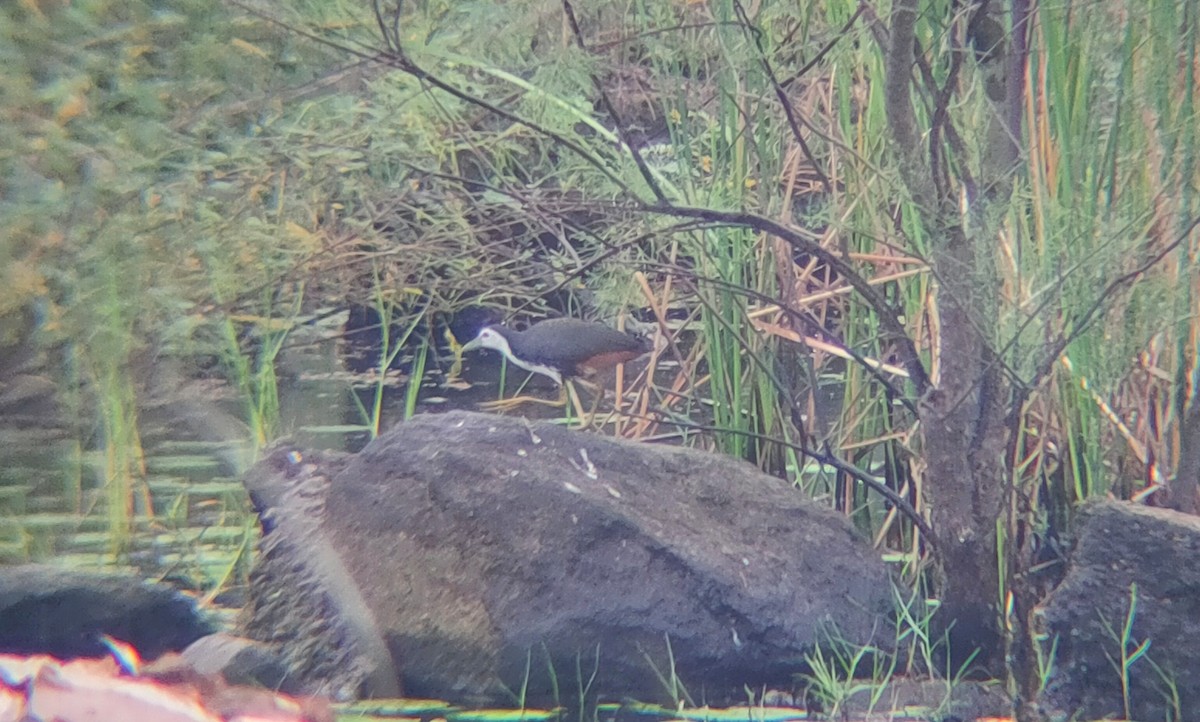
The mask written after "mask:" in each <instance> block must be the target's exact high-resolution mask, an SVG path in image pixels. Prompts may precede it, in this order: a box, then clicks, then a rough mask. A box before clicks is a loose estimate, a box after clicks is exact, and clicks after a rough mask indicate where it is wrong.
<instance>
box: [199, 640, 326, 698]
mask: <svg viewBox="0 0 1200 722" xmlns="http://www.w3.org/2000/svg"><path fill="white" fill-rule="evenodd" d="M183 658H184V659H185V660H187V662H188V664H190V665H191V666H192V668H193V669H195V670H196V671H197V672H198V673H200V674H202V675H205V676H212V675H216V674H219V675H221V676H222V677H224V678H225V681H226V682H228V683H229V684H234V685H243V686H247V687H264V688H266V689H273V690H276V691H279V692H283V693H285V694H300V693H302V692H303V690H302V689H301V688H300V685H299V684H298V683H297V682H296V680H294V679H291V678H290V677H289V675H288V673H287V666H286V665H285V664H284V662H283V658H282V657H281V655H280V654H279V652H278V651H277V650H276V649H275V648H274V647H272V646H271V645H269V644H263V643H262V642H255V641H254V640H251V639H245V638H243V637H235V636H233V635H232V634H225V633H223V632H218V633H217V634H210V635H208V636H207V637H201V638H200V639H197V640H196V641H195V642H192V644H191V645H190V646H188V648H187V649H185V650H183Z"/></svg>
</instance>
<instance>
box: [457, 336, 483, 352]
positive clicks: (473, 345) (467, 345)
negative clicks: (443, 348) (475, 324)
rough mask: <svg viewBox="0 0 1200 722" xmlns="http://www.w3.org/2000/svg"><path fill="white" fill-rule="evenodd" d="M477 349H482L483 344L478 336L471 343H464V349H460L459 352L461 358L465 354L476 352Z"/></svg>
mask: <svg viewBox="0 0 1200 722" xmlns="http://www.w3.org/2000/svg"><path fill="white" fill-rule="evenodd" d="M477 348H481V344H480V342H479V337H478V336H476V337H475V338H473V339H471V340H470V341H467V342H466V343H464V344H463V345H462V348H460V349H459V350H458V353H459V355H460V356H461V355H462V354H465V353H466V352H468V351H474V350H475V349H477Z"/></svg>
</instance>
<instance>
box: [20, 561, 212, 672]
mask: <svg viewBox="0 0 1200 722" xmlns="http://www.w3.org/2000/svg"><path fill="white" fill-rule="evenodd" d="M212 632H213V628H212V626H211V625H210V624H209V623H208V622H207V621H206V620H205V619H204V618H203V617H202V616H201V614H200V612H199V611H198V610H197V609H196V605H195V604H194V602H193V601H192V600H191V599H190V598H188V597H186V596H184V595H183V594H181V593H179V592H178V591H176V590H175V589H173V588H171V587H169V586H167V585H165V584H155V583H151V582H145V581H143V580H142V579H140V578H138V577H136V576H134V575H132V574H112V573H93V572H78V571H71V570H66V569H59V568H55V567H50V566H44V565H36V564H31V565H26V566H20V567H10V568H7V569H0V652H3V653H9V654H18V655H33V654H48V655H51V656H53V657H57V658H59V659H76V658H79V657H103V656H105V655H107V654H108V649H107V648H106V647H105V646H104V645H103V644H102V643H101V641H100V638H101V635H109V636H111V637H113V638H115V639H118V640H120V641H122V642H125V643H127V644H129V645H131V646H132V647H133V648H134V649H136V650H137V651H138V653H139V654H140V655H141V657H142V658H143V659H154V658H156V657H158V656H160V655H162V654H163V653H165V652H169V651H177V650H180V649H183V648H184V647H186V646H187V645H189V644H191V643H192V642H194V641H196V640H197V639H199V638H200V637H203V636H204V635H206V634H210V633H212Z"/></svg>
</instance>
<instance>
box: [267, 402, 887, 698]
mask: <svg viewBox="0 0 1200 722" xmlns="http://www.w3.org/2000/svg"><path fill="white" fill-rule="evenodd" d="M295 453H296V452H294V451H289V450H286V449H282V448H281V449H277V450H276V451H275V453H274V454H272V455H271V457H270V458H268V459H267V460H266V461H265V462H263V463H262V464H260V465H259V466H257V467H256V468H255V469H254V470H253V471H252V472H251V473H250V474H249V475H248V477H247V485H248V486H249V488H250V489H251V492H252V494H255V495H256V499H257V500H258V502H259V503H260V505H262V506H264V507H265V511H266V514H267V521H266V522H265V526H267V527H269V529H270V532H269V534H268V536H270V535H279V534H280V533H284V534H287V535H294V536H295V537H296V539H297V541H298V540H299V539H304V540H306V543H305V544H300V543H289V544H285V545H276V546H275V548H274V549H273V550H272V551H271V552H270V553H268V554H265V555H264V557H263V560H262V563H261V564H260V565H259V567H258V568H256V570H255V572H254V577H255V580H256V581H255V582H254V586H253V589H252V598H253V600H254V607H255V609H254V612H253V619H254V621H253V623H252V624H251V625H250V626H249V628H248V630H247V631H248V633H249V635H250V636H252V637H256V638H260V639H264V638H269V639H268V641H272V642H282V643H283V644H284V646H285V648H289V647H290V648H291V649H293V650H297V649H304V650H308V651H307V653H306V655H301V654H292V655H291V660H292V661H293V663H299V664H303V662H304V660H305V659H306V658H310V659H311V658H314V657H316V656H319V655H320V654H321V652H320V651H319V648H321V647H322V646H327V645H328V644H329V642H330V641H331V640H333V639H335V638H337V639H341V640H343V641H345V640H346V639H347V638H349V639H350V640H351V641H352V643H353V644H355V645H358V647H359V649H360V650H361V649H365V648H366V647H369V646H370V645H371V644H373V642H372V641H371V640H370V639H369V638H370V637H371V636H372V635H373V634H378V635H381V636H382V638H383V639H385V640H386V644H387V648H388V650H389V651H390V652H391V657H392V658H394V659H395V660H397V661H398V662H400V663H402V668H403V686H404V688H405V691H406V692H407V693H408V694H409V695H412V696H435V697H440V698H446V699H450V700H453V701H464V700H467V701H477V702H483V701H498V702H510V703H511V702H512V698H511V697H508V696H506V694H505V692H504V690H505V689H508V690H514V691H515V690H521V689H524V690H525V699H526V702H528V703H542V702H547V703H553V702H554V701H555V697H557V698H558V701H561V702H564V703H566V702H569V701H571V699H572V698H574V697H577V696H578V690H579V689H580V688H581V687H582V688H584V689H586V693H587V695H588V698H589V700H594V699H596V698H597V697H598V696H599V697H603V698H607V699H613V698H620V697H623V696H632V697H636V698H641V699H645V700H661V699H663V698H664V683H663V681H662V680H661V679H660V677H661V678H664V679H667V680H669V679H671V678H672V675H673V674H674V675H675V676H676V677H677V678H678V680H679V681H680V682H682V684H683V685H685V686H686V687H687V689H688V690H689V691H690V692H691V694H692V695H693V696H694V697H695V698H697V700H699V699H700V698H707V699H709V700H713V699H715V698H717V696H719V695H721V694H725V693H732V694H733V695H734V696H740V697H741V699H744V694H745V692H744V689H743V685H744V684H748V685H751V686H753V687H759V686H762V685H768V686H770V685H782V686H785V687H786V686H790V685H791V684H792V682H793V680H792V675H793V674H794V673H795V672H796V671H798V669H799V668H800V666H801V660H802V655H803V653H804V652H805V651H806V650H807V649H809V648H810V645H812V643H813V642H814V641H817V640H818V639H819V637H820V634H821V630H822V629H823V628H827V627H828V626H829V625H836V627H837V630H838V634H840V635H841V636H842V637H843V638H845V639H846V640H849V641H850V642H865V641H867V640H872V641H873V642H875V643H879V644H882V643H885V642H886V641H887V639H888V637H889V633H888V631H887V630H888V626H889V625H888V624H887V622H886V621H884V620H882V619H881V617H880V616H879V615H880V613H881V612H885V611H886V610H888V609H890V582H889V578H888V574H887V572H886V569H885V567H884V564H883V563H882V561H881V560H880V558H879V557H878V555H877V554H875V553H874V552H873V550H872V549H871V548H870V547H869V545H867V544H865V543H864V542H863V541H862V540H861V539H860V538H859V537H858V536H857V535H856V534H855V533H854V531H853V530H852V529H851V528H850V526H849V524H847V522H846V521H845V520H844V519H843V518H841V517H840V516H838V515H837V514H835V513H833V512H831V511H829V510H828V509H826V508H824V507H821V506H819V505H817V504H814V503H811V502H809V501H807V500H806V499H804V498H803V496H802V495H801V494H800V493H799V492H797V491H795V490H794V489H792V488H790V487H789V486H788V485H787V484H786V483H785V482H783V481H780V480H778V479H776V478H773V477H769V476H766V475H764V474H762V473H760V472H759V471H758V470H756V469H754V468H753V467H751V466H749V465H747V464H744V463H742V462H739V461H735V460H733V459H729V458H726V457H722V456H717V455H713V454H708V453H703V452H698V451H693V450H687V449H678V448H670V447H662V446H651V445H644V444H632V443H627V442H619V441H614V440H611V439H606V438H602V437H598V436H594V435H588V434H582V433H577V432H571V431H567V430H565V429H562V428H561V427H558V426H554V425H550V424H533V425H531V424H529V423H528V422H525V421H523V420H520V419H510V418H500V417H495V416H488V415H482V414H472V413H465V412H452V413H448V414H445V415H438V416H433V415H430V416H421V417H417V418H416V419H414V420H412V421H409V422H406V423H404V424H402V425H399V426H398V427H396V428H395V429H393V430H391V431H390V432H388V433H387V434H385V435H383V436H381V437H380V438H379V439H377V440H376V441H374V442H372V443H371V444H369V445H368V446H367V447H366V448H365V449H364V450H363V451H362V452H361V453H359V454H357V455H356V456H354V457H351V458H349V459H346V458H338V459H332V458H331V461H332V462H333V466H334V467H340V468H332V469H331V473H329V474H328V478H327V481H326V482H320V483H316V484H314V485H311V486H310V487H309V488H310V490H311V489H316V490H318V493H317V500H316V501H314V497H313V496H312V495H307V496H305V495H297V494H294V493H291V492H287V491H281V489H285V488H286V487H287V485H288V484H289V483H290V482H289V480H288V475H289V474H291V475H292V476H293V477H297V478H299V477H305V476H312V475H314V474H316V475H317V476H320V473H319V472H318V471H316V469H315V466H314V468H311V469H309V470H308V471H307V472H304V473H300V468H301V467H302V466H303V465H304V464H303V463H300V464H298V465H296V464H293V465H292V466H289V463H290V462H289V461H287V459H289V458H290V459H292V460H295V459H297V458H299V457H297V456H296V455H295ZM343 464H344V467H343V466H342V465H343ZM264 489H267V490H269V491H266V492H264ZM322 494H323V496H322ZM297 499H307V501H306V502H304V503H303V504H301V505H302V506H306V508H307V511H306V512H305V514H303V515H301V514H297V512H295V511H294V510H289V509H290V508H293V507H295V506H296V505H297ZM279 505H282V506H283V510H281V509H280V508H279ZM306 516H307V517H311V518H313V519H316V522H315V523H308V522H304V521H302V519H303V518H306ZM306 524H307V526H306ZM289 525H297V526H298V528H299V529H300V531H299V532H287V531H285V529H284V527H286V526H289ZM326 545H327V546H328V553H331V554H333V555H336V559H337V560H338V562H339V563H340V564H343V565H344V569H345V577H343V578H341V579H340V580H339V579H334V580H330V579H325V578H323V576H324V575H325V574H326V573H328V572H330V571H335V570H330V569H324V570H321V569H318V568H317V567H319V566H320V565H315V566H314V565H312V564H311V563H309V562H308V561H307V559H308V558H309V557H311V555H312V553H313V548H314V546H316V547H322V546H326ZM281 550H286V553H283V552H282V551H281ZM334 558H335V557H330V556H328V554H326V562H327V563H328V564H332V560H333V559H334ZM297 567H303V568H306V569H307V571H306V573H305V575H304V576H305V581H304V583H303V586H302V587H300V588H297V587H295V586H293V583H294V582H295V581H296V575H295V573H294V570H295V569H296V568H297ZM347 579H352V580H353V584H354V585H355V586H356V588H357V589H356V591H355V592H354V593H353V595H352V596H354V597H356V598H358V599H360V600H361V601H362V602H363V606H361V607H359V606H358V603H357V602H354V601H351V602H350V603H349V604H340V603H333V604H325V605H324V606H323V607H322V610H323V611H322V613H330V612H335V611H337V610H338V608H339V607H341V608H342V613H343V617H345V616H348V617H350V618H351V621H349V622H346V621H344V620H343V621H340V622H333V623H332V624H333V626H338V627H340V628H342V629H343V630H346V629H356V630H357V631H356V632H353V633H350V634H335V635H326V637H325V638H324V641H314V639H315V638H316V637H317V636H319V635H314V634H313V631H314V626H315V623H314V624H309V625H308V626H307V627H305V628H304V629H296V628H295V627H294V626H293V623H294V622H295V621H296V620H297V619H303V618H306V617H311V616H312V614H313V613H314V612H313V609H312V608H311V603H312V599H313V598H314V597H319V598H321V599H325V600H333V599H334V598H335V597H337V596H338V595H339V594H340V595H343V596H344V595H345V594H346V591H345V590H344V589H342V590H338V591H330V589H329V587H330V586H331V585H344V584H346V580H347ZM288 603H290V604H292V605H301V606H303V607H305V609H306V611H304V612H302V613H294V612H289V611H288V610H287V609H286V608H285V607H286V605H287V604H288ZM347 608H348V609H350V613H349V614H348V615H346V614H344V613H345V611H346V609H347ZM355 610H357V611H355ZM364 610H365V612H364ZM364 615H365V617H366V619H365V621H364V619H362V618H361V617H363V616H364ZM355 617H360V618H359V619H358V620H357V621H354V618H355ZM327 626H328V625H327ZM268 632H269V633H268ZM289 634H290V635H292V638H291V639H286V637H288V635H289ZM668 642H669V647H668ZM314 650H317V651H314ZM372 658H373V657H372V655H370V654H365V655H360V659H372ZM376 661H378V660H376ZM388 662H390V660H388ZM301 673H305V672H301ZM555 689H557V692H555Z"/></svg>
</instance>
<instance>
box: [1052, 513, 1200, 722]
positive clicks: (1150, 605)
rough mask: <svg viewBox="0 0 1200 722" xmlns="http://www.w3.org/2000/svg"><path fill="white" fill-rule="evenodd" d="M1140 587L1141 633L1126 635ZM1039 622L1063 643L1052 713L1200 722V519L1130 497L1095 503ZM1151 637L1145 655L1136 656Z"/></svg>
mask: <svg viewBox="0 0 1200 722" xmlns="http://www.w3.org/2000/svg"><path fill="white" fill-rule="evenodd" d="M1134 585H1136V590H1137V594H1136V598H1137V604H1136V607H1135V608H1134V610H1133V615H1132V622H1133V624H1132V634H1130V635H1128V636H1127V637H1123V634H1122V629H1123V628H1124V626H1125V624H1126V621H1127V620H1128V619H1130V608H1131V607H1130V604H1131V599H1133V593H1132V589H1133V587H1134ZM1035 619H1037V621H1038V622H1039V623H1040V626H1041V631H1042V632H1044V633H1045V634H1046V635H1047V645H1049V643H1050V640H1055V639H1057V644H1058V648H1057V655H1056V657H1055V660H1054V667H1053V674H1052V676H1051V678H1050V682H1049V684H1048V685H1047V688H1046V690H1045V692H1044V693H1043V694H1042V698H1041V706H1042V709H1043V711H1044V712H1048V713H1051V714H1053V713H1058V714H1059V715H1062V716H1070V715H1079V717H1078V718H1079V719H1100V718H1108V717H1121V718H1126V715H1127V713H1128V719H1136V720H1161V719H1175V720H1181V722H1186V721H1187V720H1200V685H1197V684H1196V680H1198V679H1200V644H1197V639H1200V518H1197V517H1194V516H1188V515H1185V514H1180V513H1178V512H1174V511H1170V510H1167V509H1154V508H1149V507H1145V506H1140V505H1137V504H1130V503H1125V502H1114V501H1099V502H1093V503H1090V504H1088V505H1086V506H1085V507H1083V509H1082V510H1081V511H1080V513H1079V516H1078V517H1077V520H1076V535H1075V545H1074V548H1073V550H1072V552H1071V556H1070V562H1069V567H1068V570H1067V574H1066V577H1065V578H1064V579H1063V581H1062V583H1061V584H1059V586H1058V587H1057V588H1056V589H1055V590H1054V592H1053V593H1052V594H1051V595H1050V597H1049V598H1048V599H1047V600H1046V602H1045V603H1044V604H1043V605H1042V606H1041V607H1040V608H1039V609H1038V610H1037V615H1036V617H1035ZM1193 629H1194V630H1195V631H1194V632H1193V631H1192V630H1193ZM1142 643H1148V644H1149V647H1148V648H1147V649H1146V653H1145V655H1144V656H1141V658H1140V659H1136V660H1132V661H1131V663H1130V660H1131V659H1132V654H1133V652H1134V650H1135V649H1137V647H1138V645H1140V644H1142ZM1122 648H1124V651H1122ZM1123 656H1124V658H1125V659H1126V664H1125V665H1124V666H1126V667H1127V670H1128V675H1127V676H1128V690H1127V691H1128V699H1129V703H1130V709H1129V710H1125V709H1124V705H1125V702H1124V699H1123V697H1122V683H1121V674H1120V672H1119V668H1120V667H1121V666H1122V664H1121V660H1122V657H1123ZM1176 694H1177V695H1178V699H1177V700H1176V699H1174V696H1175V695H1176ZM1169 714H1170V715H1173V716H1168V715H1169Z"/></svg>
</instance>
